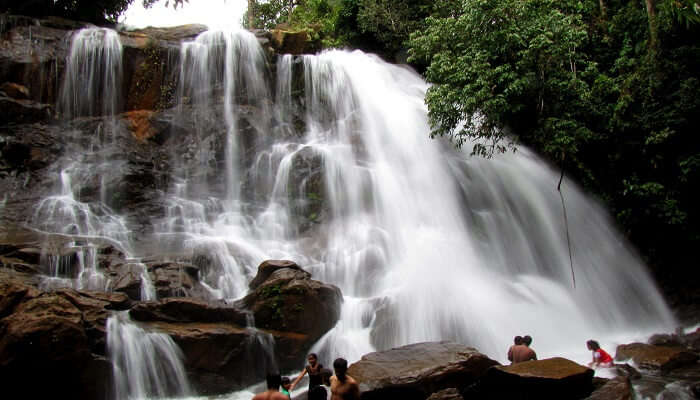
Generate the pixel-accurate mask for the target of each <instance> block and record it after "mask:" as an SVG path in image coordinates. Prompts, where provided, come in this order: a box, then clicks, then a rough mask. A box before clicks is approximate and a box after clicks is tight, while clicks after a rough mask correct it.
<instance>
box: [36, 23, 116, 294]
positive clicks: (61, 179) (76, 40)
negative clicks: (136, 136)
mask: <svg viewBox="0 0 700 400" xmlns="http://www.w3.org/2000/svg"><path fill="white" fill-rule="evenodd" d="M121 59H122V46H121V43H120V41H119V35H118V34H117V33H116V32H115V31H113V30H109V29H100V28H91V29H82V30H80V31H77V32H75V33H74V34H73V36H72V40H71V52H70V54H69V56H68V59H67V60H66V72H65V78H64V80H63V86H62V87H61V91H60V96H59V102H58V104H57V109H58V111H59V114H61V115H62V116H63V118H64V119H65V120H72V119H74V118H77V117H82V116H107V117H108V118H107V122H106V123H104V124H101V125H100V126H99V127H98V130H97V132H94V134H93V135H92V139H91V140H89V144H88V145H87V146H86V147H85V148H76V149H73V150H74V151H70V152H67V154H66V155H65V156H64V157H63V159H62V161H61V162H59V163H58V170H57V171H56V172H55V173H56V175H57V177H58V179H56V182H57V185H56V186H57V187H56V192H55V193H57V194H55V195H52V196H48V197H46V198H44V199H43V200H42V201H41V202H40V203H39V204H38V206H37V207H36V210H35V213H34V215H33V217H32V220H31V222H30V224H31V225H32V226H34V227H35V228H37V229H39V230H41V231H44V232H47V233H51V234H60V235H69V236H70V237H72V238H73V239H75V240H72V241H69V242H67V243H64V244H63V247H64V248H63V249H61V250H60V251H58V253H59V254H66V255H65V256H64V255H60V256H58V257H50V258H51V259H50V260H48V264H49V273H50V278H49V279H46V280H45V281H44V287H47V288H54V287H61V286H69V287H75V288H78V289H89V290H106V288H107V286H108V281H107V279H106V277H105V276H104V274H103V273H102V272H101V271H99V270H98V268H97V265H96V261H97V257H96V252H97V242H100V241H112V242H115V243H117V244H118V245H120V246H128V235H129V233H128V228H127V227H126V224H125V222H124V220H123V219H122V218H120V217H119V216H116V215H114V213H113V212H112V211H111V210H110V209H109V207H107V206H106V205H105V200H106V197H107V196H106V193H105V190H104V187H105V185H103V184H101V185H100V199H101V201H100V202H91V203H86V202H82V201H80V200H79V198H78V196H76V190H77V191H80V188H81V186H82V184H83V182H89V181H91V180H98V181H101V182H103V181H105V180H107V179H110V177H113V175H114V172H113V171H115V170H118V168H114V164H112V163H109V162H107V161H106V160H104V159H105V158H106V157H104V156H103V155H102V154H104V153H106V152H109V151H110V144H111V140H104V139H105V137H109V136H110V134H111V133H112V132H114V130H115V129H117V127H116V123H115V120H114V118H113V116H114V115H115V114H116V113H117V112H118V111H119V102H120V99H121V98H122V96H121V93H120V85H121V71H122V64H121V62H122V61H121ZM75 133H76V132H73V131H72V132H70V133H67V134H70V135H73V134H75ZM94 160H98V162H97V163H94ZM95 164H97V165H99V167H98V168H97V170H94V169H92V168H91V167H90V166H92V165H95ZM46 245H47V246H50V245H51V244H50V243H47V244H46ZM54 253H55V252H54Z"/></svg>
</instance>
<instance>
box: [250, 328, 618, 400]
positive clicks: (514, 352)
mask: <svg viewBox="0 0 700 400" xmlns="http://www.w3.org/2000/svg"><path fill="white" fill-rule="evenodd" d="M513 342H514V343H513V345H512V346H510V348H509V349H508V360H509V361H510V362H511V364H517V363H521V362H525V361H530V360H537V353H535V351H534V350H533V349H532V348H531V347H530V345H531V344H532V337H531V336H530V335H525V336H516V337H515V338H514V339H513ZM586 347H588V350H590V351H592V352H593V361H591V362H590V363H588V366H589V367H611V366H612V365H613V358H612V357H611V356H610V354H608V353H607V352H606V351H605V350H603V349H601V348H600V345H599V344H598V342H596V341H595V340H589V341H587V342H586ZM307 361H308V362H309V363H308V365H306V366H305V367H304V369H303V370H302V371H301V373H299V376H297V377H296V379H294V381H293V382H292V381H291V380H290V379H289V378H288V377H284V378H283V377H281V376H280V374H279V373H274V374H268V375H267V378H266V381H267V390H266V391H265V392H262V393H258V394H256V395H255V396H254V397H253V400H290V399H291V394H290V393H291V391H292V390H294V388H295V387H296V386H297V385H298V384H299V382H300V381H301V379H302V378H303V377H304V375H307V374H308V375H309V391H308V400H326V399H327V397H328V392H327V390H326V386H328V387H330V390H331V400H359V399H360V387H359V385H358V384H357V381H355V379H353V378H352V377H351V376H349V375H348V374H347V371H348V362H347V360H345V359H344V358H337V359H336V360H335V361H334V362H333V371H334V374H331V372H330V371H329V370H327V369H325V368H323V365H321V363H319V362H318V356H317V355H316V354H315V353H311V354H309V356H308V358H307ZM280 387H281V389H280Z"/></svg>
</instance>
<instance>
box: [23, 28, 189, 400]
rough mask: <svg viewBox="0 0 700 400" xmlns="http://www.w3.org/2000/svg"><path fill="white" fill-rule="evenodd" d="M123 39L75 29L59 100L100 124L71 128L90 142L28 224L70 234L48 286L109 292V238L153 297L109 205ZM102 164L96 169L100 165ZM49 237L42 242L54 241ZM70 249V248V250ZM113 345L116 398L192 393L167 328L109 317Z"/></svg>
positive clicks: (62, 168) (68, 112) (68, 117)
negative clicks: (94, 187) (105, 255)
mask: <svg viewBox="0 0 700 400" xmlns="http://www.w3.org/2000/svg"><path fill="white" fill-rule="evenodd" d="M121 85H122V45H121V42H120V39H119V35H118V33H117V32H115V31H113V30H109V29H99V28H91V29H83V30H80V31H78V32H76V33H74V35H73V39H72V42H71V52H70V55H69V57H68V59H67V62H66V72H65V78H64V81H63V87H62V88H61V93H60V99H59V103H58V105H57V109H58V111H59V114H61V116H62V117H63V118H64V120H65V121H67V123H71V121H74V120H75V119H76V118H81V117H88V118H89V117H99V118H101V122H99V123H98V125H97V128H96V131H94V132H89V134H88V135H87V138H83V137H82V136H81V135H83V134H85V132H83V131H82V129H70V130H69V131H68V132H67V135H71V136H74V138H73V139H75V140H74V141H75V142H77V143H81V144H84V145H81V146H77V147H76V148H72V149H70V151H67V152H66V154H65V155H64V156H63V158H62V159H61V161H60V162H59V163H58V168H57V170H56V175H57V176H58V179H57V182H58V184H57V190H56V192H57V194H56V195H52V196H48V197H46V198H44V199H43V200H42V201H41V202H40V203H39V204H38V206H37V207H36V210H35V214H34V216H33V217H32V220H31V221H30V225H32V226H34V227H35V228H37V229H38V230H41V231H43V232H46V233H48V234H49V236H51V235H54V236H55V235H59V236H63V237H66V238H69V239H68V240H62V241H56V242H57V243H61V246H62V248H61V249H59V250H56V249H52V251H50V252H49V253H50V254H59V255H58V256H46V257H45V258H48V260H45V262H44V264H47V265H48V269H49V277H48V278H46V279H45V280H44V281H43V283H42V286H43V288H44V289H54V288H57V287H73V288H76V289H87V290H99V291H110V290H111V289H112V282H110V281H109V279H107V277H106V276H105V275H104V273H103V271H102V270H101V269H100V268H99V267H98V257H97V255H98V251H100V250H99V249H100V247H101V246H103V245H104V244H108V245H112V246H114V247H115V248H117V249H118V250H119V251H123V252H124V253H125V256H126V259H127V261H131V263H130V264H128V265H127V267H128V268H129V270H130V271H132V272H135V273H136V274H137V275H138V276H139V277H140V281H141V291H140V299H141V300H154V299H155V298H156V294H155V289H154V287H153V285H152V283H151V281H150V277H149V276H148V273H147V270H146V266H145V265H144V264H142V263H140V262H139V261H138V260H135V259H133V258H131V257H130V255H131V252H132V250H131V244H130V240H131V231H130V228H129V227H127V223H126V222H125V219H124V218H122V217H120V216H118V215H116V214H115V213H114V211H113V210H112V209H111V208H110V207H109V206H108V205H107V204H108V203H109V201H110V196H112V195H114V194H115V193H109V192H108V191H107V184H106V183H107V182H113V181H118V180H119V179H120V178H121V175H120V167H121V165H122V164H123V163H125V162H126V161H125V160H123V159H122V158H121V157H119V156H117V155H118V154H119V153H118V152H119V148H118V145H117V143H116V140H115V137H116V136H117V132H118V130H119V129H123V127H121V126H120V125H119V124H118V123H117V119H116V114H117V113H118V112H120V111H121V102H122V99H123V96H122V94H121ZM95 166H97V168H95ZM96 181H97V182H99V198H98V199H91V200H88V201H87V202H84V201H81V200H80V191H81V190H82V189H83V187H84V185H85V184H86V183H90V182H96ZM52 245H53V244H52V243H51V241H49V243H46V244H45V245H44V246H45V248H46V247H50V246H52ZM64 254H65V255H64ZM107 349H108V352H109V353H110V358H111V360H112V364H113V376H114V388H115V398H117V399H127V398H128V399H140V398H146V397H148V396H157V397H163V396H166V395H178V396H182V395H188V394H190V393H191V390H190V388H189V384H188V382H187V377H186V374H185V371H184V367H183V363H182V360H181V359H182V356H181V354H180V350H179V348H178V347H177V346H176V345H175V344H174V342H173V341H172V339H170V337H168V336H167V335H164V334H161V333H156V332H145V331H144V330H142V329H141V328H139V327H137V326H136V325H134V324H133V323H131V321H130V320H129V318H128V315H127V314H125V313H120V314H115V315H113V316H111V317H110V318H109V320H108V321H107Z"/></svg>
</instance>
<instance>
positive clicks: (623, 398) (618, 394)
mask: <svg viewBox="0 0 700 400" xmlns="http://www.w3.org/2000/svg"><path fill="white" fill-rule="evenodd" d="M633 398H634V391H633V390H632V384H631V383H630V380H629V378H627V377H623V376H618V377H615V378H613V379H610V380H609V381H607V382H606V383H605V384H604V385H603V386H602V387H600V388H599V389H596V391H595V392H593V394H591V395H590V396H589V397H586V400H632V399H633Z"/></svg>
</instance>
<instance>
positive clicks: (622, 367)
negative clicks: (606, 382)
mask: <svg viewBox="0 0 700 400" xmlns="http://www.w3.org/2000/svg"><path fill="white" fill-rule="evenodd" d="M615 370H616V372H617V374H618V376H623V377H626V378H629V379H630V380H636V379H639V378H641V377H642V374H640V373H639V371H637V370H636V369H635V368H634V367H632V366H631V365H629V364H627V363H625V364H615Z"/></svg>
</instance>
